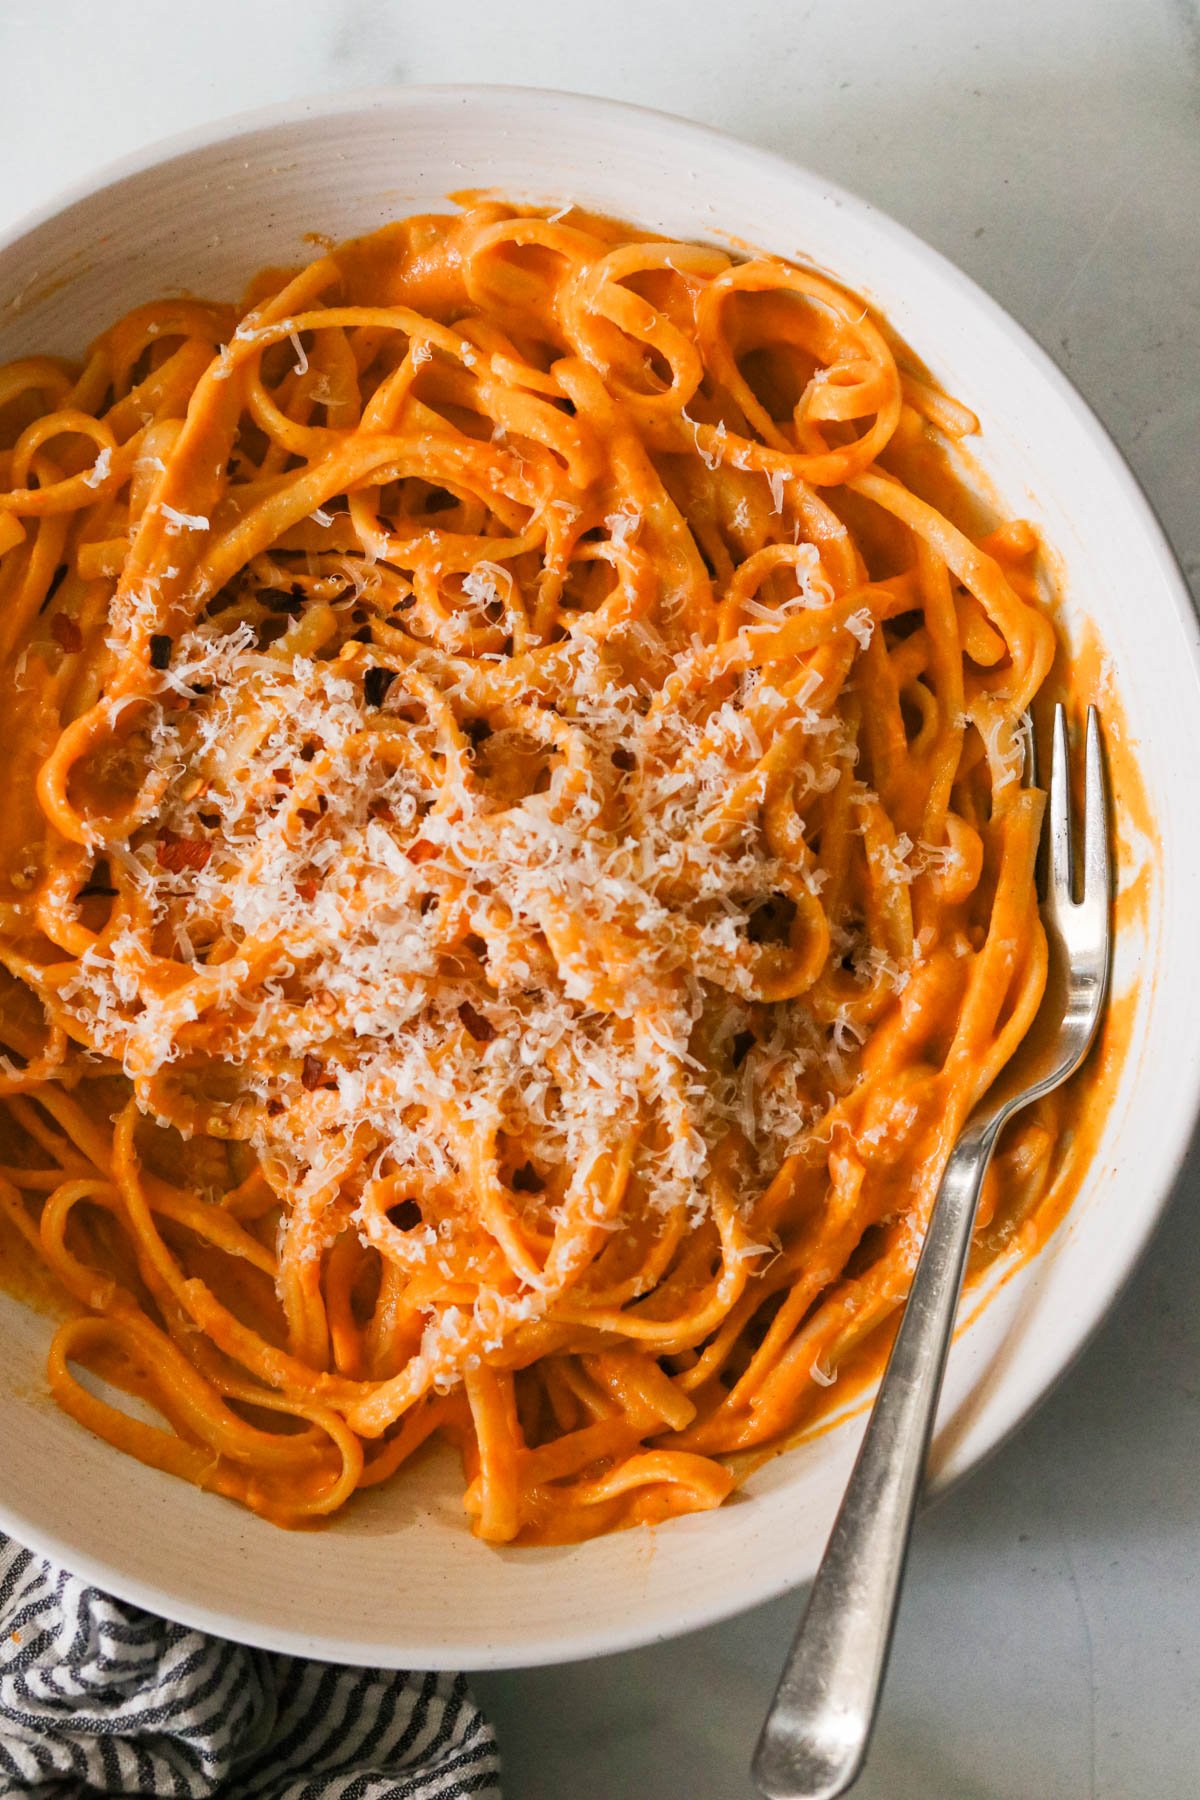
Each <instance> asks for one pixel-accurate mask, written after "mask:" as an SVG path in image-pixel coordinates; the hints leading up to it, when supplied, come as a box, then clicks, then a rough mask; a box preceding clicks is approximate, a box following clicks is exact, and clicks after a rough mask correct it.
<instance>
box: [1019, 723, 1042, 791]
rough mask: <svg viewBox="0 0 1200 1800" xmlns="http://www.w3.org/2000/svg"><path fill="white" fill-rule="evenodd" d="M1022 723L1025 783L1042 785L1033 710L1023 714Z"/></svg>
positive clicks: (1027, 785)
mask: <svg viewBox="0 0 1200 1800" xmlns="http://www.w3.org/2000/svg"><path fill="white" fill-rule="evenodd" d="M1021 725H1022V736H1023V737H1024V740H1025V785H1026V787H1041V785H1042V784H1041V782H1040V781H1039V780H1038V747H1037V732H1036V731H1035V730H1034V728H1033V714H1032V713H1031V712H1024V713H1022V714H1021Z"/></svg>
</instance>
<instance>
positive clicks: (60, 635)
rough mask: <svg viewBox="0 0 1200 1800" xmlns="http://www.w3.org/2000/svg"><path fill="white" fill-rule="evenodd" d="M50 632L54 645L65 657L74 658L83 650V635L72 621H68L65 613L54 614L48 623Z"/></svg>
mask: <svg viewBox="0 0 1200 1800" xmlns="http://www.w3.org/2000/svg"><path fill="white" fill-rule="evenodd" d="M50 630H51V632H52V633H53V636H54V641H55V643H56V644H57V645H58V646H59V647H60V649H61V650H63V651H64V653H65V654H66V655H67V656H75V655H77V654H78V653H79V651H80V650H82V649H83V633H82V631H80V629H79V627H78V625H77V624H76V623H75V621H74V619H68V617H67V615H66V613H55V615H54V617H53V618H52V619H51V621H50Z"/></svg>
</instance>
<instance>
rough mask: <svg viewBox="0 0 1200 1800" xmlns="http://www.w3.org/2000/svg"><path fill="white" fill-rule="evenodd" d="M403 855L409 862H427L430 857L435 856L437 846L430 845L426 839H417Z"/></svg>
mask: <svg viewBox="0 0 1200 1800" xmlns="http://www.w3.org/2000/svg"><path fill="white" fill-rule="evenodd" d="M404 854H405V856H407V858H408V860H409V862H414V863H423V862H428V861H429V858H430V857H431V856H436V855H437V845H436V844H431V843H430V841H429V839H428V838H417V840H416V842H415V843H412V844H410V845H409V846H408V849H407V850H406V851H405V852H404Z"/></svg>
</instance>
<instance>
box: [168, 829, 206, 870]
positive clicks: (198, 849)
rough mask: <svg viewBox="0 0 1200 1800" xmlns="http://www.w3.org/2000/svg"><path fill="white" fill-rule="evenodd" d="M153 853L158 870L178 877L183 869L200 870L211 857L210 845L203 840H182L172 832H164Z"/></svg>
mask: <svg viewBox="0 0 1200 1800" xmlns="http://www.w3.org/2000/svg"><path fill="white" fill-rule="evenodd" d="M154 853H155V857H156V858H157V861H158V866H159V868H160V869H168V870H170V872H171V873H172V874H173V875H178V874H179V873H180V872H181V871H182V870H183V869H202V868H203V867H204V865H205V863H206V862H207V861H208V859H209V857H210V856H211V855H212V845H211V843H209V842H208V841H207V839H205V838H182V837H176V836H175V834H174V832H164V833H163V835H162V836H161V837H160V838H159V840H158V843H157V844H156V845H155V851H154Z"/></svg>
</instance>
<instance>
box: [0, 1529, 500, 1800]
mask: <svg viewBox="0 0 1200 1800" xmlns="http://www.w3.org/2000/svg"><path fill="white" fill-rule="evenodd" d="M499 1769H500V1759H499V1756H498V1753H497V1750H496V1740H495V1738H494V1736H493V1735H492V1730H491V1727H490V1726H489V1725H488V1723H487V1721H486V1719H485V1718H484V1717H483V1715H482V1713H481V1712H480V1711H479V1709H478V1707H477V1706H476V1705H475V1702H474V1701H473V1700H472V1698H471V1696H470V1694H469V1693H468V1691H467V1685H466V1682H465V1680H464V1679H463V1677H462V1676H461V1675H410V1674H406V1673H404V1672H402V1671H389V1670H387V1669H347V1668H340V1667H336V1666H334V1665H333V1664H330V1663H314V1662H305V1661H303V1660H302V1659H301V1658H298V1657H294V1656H277V1655H275V1654H274V1653H272V1652H270V1651H266V1650H250V1649H247V1648H245V1647H244V1646H243V1645H241V1644H230V1643H226V1642H225V1641H224V1640H223V1639H221V1638H213V1637H206V1636H205V1635H204V1634H203V1632H199V1631H189V1630H187V1629H186V1628H185V1627H184V1626H182V1625H172V1624H169V1623H168V1621H167V1620H165V1619H157V1618H155V1617H154V1616H153V1615H152V1614H150V1613H145V1612H141V1611H140V1610H139V1609H138V1608H137V1607H135V1606H126V1605H124V1604H123V1603H122V1602H121V1601H118V1600H113V1599H110V1597H109V1596H108V1595H107V1594H102V1593H100V1592H99V1590H98V1589H96V1588H91V1587H87V1586H86V1585H85V1584H84V1583H83V1582H82V1581H79V1580H77V1579H76V1577H75V1576H73V1575H68V1574H67V1573H66V1572H65V1571H64V1570H62V1569H56V1568H54V1567H53V1566H52V1565H51V1564H49V1563H46V1562H43V1561H42V1560H41V1559H40V1558H39V1557H35V1556H33V1555H31V1554H30V1552H29V1551H28V1550H25V1549H22V1547H21V1546H20V1545H19V1544H15V1543H14V1542H13V1541H12V1539H11V1538H6V1537H4V1536H3V1535H2V1534H0V1800H9V1797H10V1796H12V1797H13V1800H15V1797H16V1796H18V1795H19V1796H20V1797H21V1800H67V1797H68V1796H69V1797H70V1800H83V1797H84V1796H87V1795H92V1794H126V1795H129V1794H153V1795H162V1796H164V1800H166V1797H167V1796H170V1800H202V1797H207V1796H208V1795H221V1796H228V1800H460V1796H465V1795H468V1794H471V1795H482V1796H485V1797H486V1800H500V1783H499Z"/></svg>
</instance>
